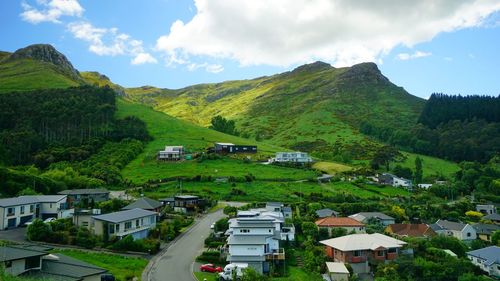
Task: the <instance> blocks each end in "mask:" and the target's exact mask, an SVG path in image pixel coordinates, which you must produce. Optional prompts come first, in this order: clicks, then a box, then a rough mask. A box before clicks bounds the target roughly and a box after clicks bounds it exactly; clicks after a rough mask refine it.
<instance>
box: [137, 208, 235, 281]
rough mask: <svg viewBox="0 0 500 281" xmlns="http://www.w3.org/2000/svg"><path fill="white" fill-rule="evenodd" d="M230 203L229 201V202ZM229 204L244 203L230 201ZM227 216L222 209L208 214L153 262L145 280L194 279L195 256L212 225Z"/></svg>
mask: <svg viewBox="0 0 500 281" xmlns="http://www.w3.org/2000/svg"><path fill="white" fill-rule="evenodd" d="M228 203H229V202H228ZM229 205H234V206H241V205H243V204H241V203H236V202H230V203H229ZM223 217H225V215H224V214H223V213H222V210H218V211H216V212H213V213H210V214H207V215H206V216H205V217H203V218H202V219H201V220H200V221H198V222H197V223H196V224H195V225H194V226H192V227H191V228H190V229H189V230H188V231H187V232H185V233H184V234H183V235H182V236H181V237H180V238H179V239H178V240H177V241H176V242H174V243H173V244H171V245H170V247H169V248H168V249H167V251H165V252H163V253H162V254H160V256H159V257H158V258H157V259H156V260H155V262H154V263H153V264H152V266H151V268H150V271H149V272H148V274H147V276H148V279H147V280H145V281H193V280H196V279H194V277H193V265H194V260H195V258H196V257H197V256H198V255H199V254H201V251H202V250H203V247H204V241H205V238H207V237H208V235H209V234H210V225H211V224H212V223H214V222H216V221H218V220H219V219H221V218H223Z"/></svg>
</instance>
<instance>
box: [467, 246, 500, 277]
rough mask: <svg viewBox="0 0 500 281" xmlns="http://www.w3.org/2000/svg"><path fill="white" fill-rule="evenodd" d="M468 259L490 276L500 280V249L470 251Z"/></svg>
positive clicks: (487, 248) (492, 247)
mask: <svg viewBox="0 0 500 281" xmlns="http://www.w3.org/2000/svg"><path fill="white" fill-rule="evenodd" d="M467 257H468V258H469V259H470V260H471V262H472V263H473V264H475V265H477V266H479V268H481V270H483V271H484V272H486V273H488V275H490V276H492V277H495V278H500V247H498V246H490V247H486V248H482V249H478V250H474V251H470V252H467Z"/></svg>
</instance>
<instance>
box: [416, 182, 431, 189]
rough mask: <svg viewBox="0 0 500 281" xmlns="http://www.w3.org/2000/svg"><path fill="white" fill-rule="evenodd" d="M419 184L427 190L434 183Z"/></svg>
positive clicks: (419, 186)
mask: <svg viewBox="0 0 500 281" xmlns="http://www.w3.org/2000/svg"><path fill="white" fill-rule="evenodd" d="M417 186H418V188H421V189H425V190H427V189H429V188H431V187H432V183H419V184H417Z"/></svg>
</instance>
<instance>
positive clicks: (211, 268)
mask: <svg viewBox="0 0 500 281" xmlns="http://www.w3.org/2000/svg"><path fill="white" fill-rule="evenodd" d="M200 271H203V272H222V267H220V266H215V265H213V264H211V263H207V264H202V265H201V266H200Z"/></svg>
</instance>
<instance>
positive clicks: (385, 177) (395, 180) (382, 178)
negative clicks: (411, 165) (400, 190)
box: [378, 173, 412, 189]
mask: <svg viewBox="0 0 500 281" xmlns="http://www.w3.org/2000/svg"><path fill="white" fill-rule="evenodd" d="M378 183H379V184H383V185H391V186H394V187H404V188H406V189H411V188H412V182H411V180H408V179H405V178H401V177H398V176H395V175H393V174H389V173H383V174H381V175H378Z"/></svg>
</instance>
